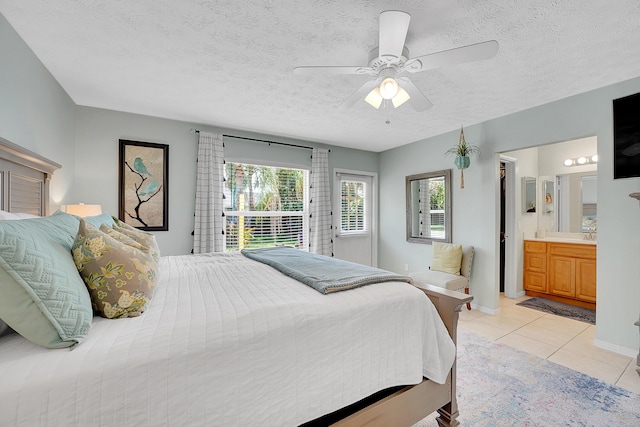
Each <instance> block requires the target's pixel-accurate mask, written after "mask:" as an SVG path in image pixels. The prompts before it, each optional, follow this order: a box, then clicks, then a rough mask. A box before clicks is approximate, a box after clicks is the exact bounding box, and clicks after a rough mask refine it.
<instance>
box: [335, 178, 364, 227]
mask: <svg viewBox="0 0 640 427" xmlns="http://www.w3.org/2000/svg"><path fill="white" fill-rule="evenodd" d="M340 193H341V195H340V203H341V205H340V206H341V209H340V232H341V233H348V232H362V231H366V230H367V227H368V224H367V218H366V216H365V212H366V208H367V206H366V196H365V195H366V193H367V184H366V183H365V182H358V181H352V180H341V181H340Z"/></svg>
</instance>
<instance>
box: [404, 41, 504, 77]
mask: <svg viewBox="0 0 640 427" xmlns="http://www.w3.org/2000/svg"><path fill="white" fill-rule="evenodd" d="M497 53H498V42H497V41H495V40H490V41H487V42H481V43H476V44H471V45H468V46H463V47H457V48H454V49H450V50H443V51H442V52H437V53H432V54H429V55H424V56H418V57H417V58H412V59H410V60H408V61H407V63H406V64H405V66H404V67H403V70H404V71H408V72H410V73H417V72H418V71H425V70H432V69H434V68H440V67H447V66H452V65H457V64H462V63H464V62H471V61H479V60H481V59H489V58H493V57H494V56H496V54H497Z"/></svg>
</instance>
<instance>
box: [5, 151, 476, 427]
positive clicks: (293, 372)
mask: <svg viewBox="0 0 640 427" xmlns="http://www.w3.org/2000/svg"><path fill="white" fill-rule="evenodd" d="M0 158H1V159H2V160H0V169H1V170H0V177H2V181H3V188H2V209H3V210H5V211H9V212H13V213H17V212H28V213H31V214H35V215H45V214H47V211H46V209H47V207H46V205H47V203H46V200H47V198H46V196H47V192H48V190H47V186H48V182H49V179H50V176H51V174H52V173H53V170H55V169H56V168H57V167H59V165H56V164H55V163H52V162H49V161H47V160H46V159H44V158H42V157H40V156H38V155H37V154H35V153H31V152H28V151H26V150H24V149H22V148H20V147H18V146H16V145H14V144H11V143H10V142H8V141H4V140H0ZM22 177H27V178H28V181H29V182H35V183H36V184H34V185H27V186H26V187H27V188H28V191H24V188H25V186H23V185H10V184H11V182H14V183H15V182H18V181H20V180H21V179H22ZM5 184H6V185H5ZM34 188H37V189H39V191H33V189H34ZM34 194H35V195H36V196H34ZM23 197H24V198H25V199H26V200H27V201H21V202H20V203H12V201H17V200H22V198H23ZM34 206H36V207H38V208H37V209H36V208H34ZM158 269H159V271H160V280H159V282H158V285H157V288H156V290H155V293H154V295H153V299H152V301H151V302H150V303H149V305H148V308H147V310H146V311H145V313H144V314H143V315H142V316H139V317H135V318H125V319H116V320H111V319H105V318H102V317H97V316H96V317H94V318H93V320H92V326H91V329H90V331H89V333H88V334H87V335H86V337H85V338H84V339H83V341H82V342H81V343H80V344H77V345H74V346H73V347H71V350H69V349H48V348H44V347H42V346H39V345H36V344H34V343H32V342H31V341H29V340H27V339H25V338H23V337H22V336H20V335H18V334H9V335H5V336H3V337H0V378H1V379H2V381H1V382H0V425H24V426H30V425H104V426H111V425H149V426H156V425H185V426H197V425H203V426H211V425H225V426H226V425H261V426H268V425H274V426H281V425H307V426H310V425H333V424H335V425H342V426H357V425H394V426H402V425H407V426H410V425H412V424H413V423H415V422H417V421H419V420H420V419H421V418H423V417H425V416H427V415H428V414H430V413H432V412H434V411H438V412H439V418H438V422H439V424H440V425H451V426H453V425H457V424H458V423H457V420H456V417H457V414H458V410H457V402H456V398H455V349H454V347H453V346H452V344H453V343H455V339H456V326H457V317H458V312H459V311H460V309H461V307H462V305H464V304H466V302H468V301H470V299H471V298H470V297H468V296H465V295H463V294H458V293H454V292H451V291H447V290H443V289H440V288H435V287H428V286H427V287H424V288H421V289H419V288H417V287H415V286H412V285H410V284H407V283H402V282H385V283H377V284H373V285H367V286H363V287H359V288H356V289H352V290H348V291H343V292H336V293H333V294H329V295H323V294H321V293H319V292H317V291H316V290H314V289H312V288H310V287H308V286H306V285H304V284H301V283H300V282H298V281H296V280H294V279H292V278H289V277H286V276H284V275H283V274H281V273H280V272H278V271H276V270H274V269H273V268H271V267H269V266H267V265H264V264H261V263H258V262H256V261H254V260H251V259H249V258H247V257H244V256H243V255H241V254H238V253H226V254H206V255H197V256H195V255H185V256H171V257H162V258H161V259H160V261H159V263H158ZM0 297H1V296H0ZM427 297H428V298H427ZM452 361H453V362H452Z"/></svg>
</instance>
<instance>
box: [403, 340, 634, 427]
mask: <svg viewBox="0 0 640 427" xmlns="http://www.w3.org/2000/svg"><path fill="white" fill-rule="evenodd" d="M457 382H458V388H457V396H458V409H459V411H460V416H459V417H458V421H460V425H461V426H470V427H477V426H491V427H503V426H509V427H510V426H523V427H534V426H545V427H548V426H581V427H586V426H593V427H602V426H616V427H637V426H640V395H638V394H635V393H632V392H630V391H627V390H624V389H621V388H619V387H616V386H614V385H610V384H607V383H604V382H602V381H600V380H598V379H596V378H592V377H590V376H588V375H585V374H582V373H580V372H577V371H574V370H572V369H569V368H565V367H564V366H561V365H557V364H555V363H553V362H549V361H548V360H545V359H542V358H539V357H537V356H534V355H531V354H528V353H524V352H521V351H519V350H516V349H514V348H511V347H509V346H506V345H504V344H499V343H496V342H493V341H489V340H488V339H486V338H484V337H481V336H479V335H477V334H474V333H471V332H465V331H460V330H459V331H458V381H457ZM434 426H437V422H436V421H435V415H431V416H429V417H427V418H425V419H424V420H422V421H420V422H419V423H418V424H416V425H415V426H414V427H434Z"/></svg>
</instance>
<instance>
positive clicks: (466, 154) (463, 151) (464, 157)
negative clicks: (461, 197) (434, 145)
mask: <svg viewBox="0 0 640 427" xmlns="http://www.w3.org/2000/svg"><path fill="white" fill-rule="evenodd" d="M479 153H480V149H479V148H478V147H477V146H475V145H471V144H468V143H467V141H466V140H465V139H464V130H463V129H462V126H461V127H460V140H459V141H458V144H456V145H455V146H453V147H451V148H449V149H448V150H447V151H446V153H445V154H453V155H455V156H456V160H455V162H454V163H455V165H456V167H457V168H458V169H460V188H464V170H465V169H466V168H468V167H469V165H471V159H470V156H471V155H474V154H479Z"/></svg>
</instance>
